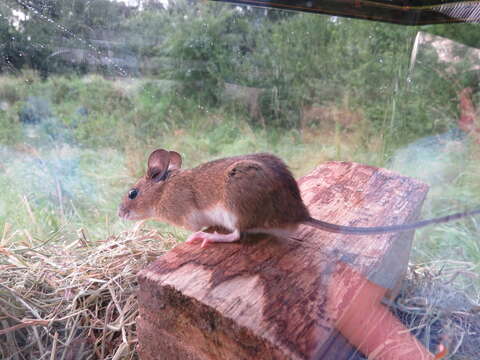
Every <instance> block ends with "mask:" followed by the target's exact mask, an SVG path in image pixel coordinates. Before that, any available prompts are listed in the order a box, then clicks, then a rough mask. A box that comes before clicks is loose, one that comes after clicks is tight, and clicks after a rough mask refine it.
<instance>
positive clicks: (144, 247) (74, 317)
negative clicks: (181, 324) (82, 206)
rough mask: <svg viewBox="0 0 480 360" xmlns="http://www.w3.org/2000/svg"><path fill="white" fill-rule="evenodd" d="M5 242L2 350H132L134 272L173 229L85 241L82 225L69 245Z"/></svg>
mask: <svg viewBox="0 0 480 360" xmlns="http://www.w3.org/2000/svg"><path fill="white" fill-rule="evenodd" d="M5 242H6V241H5V238H4V241H3V246H0V358H2V359H15V360H16V359H65V360H73V359H82V360H83V359H94V358H95V359H134V358H136V353H135V345H136V342H137V337H136V328H135V318H136V316H137V311H138V308H137V301H136V290H137V280H136V273H137V271H138V270H139V269H141V268H142V267H144V266H145V265H146V264H147V263H148V262H151V261H152V260H153V259H154V258H156V257H157V256H159V255H161V254H162V253H163V252H164V251H165V250H166V249H168V248H170V247H172V246H173V245H174V243H175V240H174V238H173V236H171V235H166V234H160V233H158V232H157V231H151V230H150V231H147V230H137V231H135V232H125V233H122V234H120V235H118V236H112V237H110V238H109V239H107V240H106V241H104V242H102V243H99V244H98V243H97V244H89V243H88V242H87V240H86V238H85V236H84V235H83V233H82V232H81V231H80V232H79V239H78V240H77V241H76V242H75V243H73V244H70V245H68V246H64V245H58V244H43V245H42V244H40V245H39V244H32V243H31V242H28V243H26V244H22V245H19V244H18V243H16V244H14V243H12V244H5ZM0 245H2V243H1V242H0ZM7 245H8V246H7Z"/></svg>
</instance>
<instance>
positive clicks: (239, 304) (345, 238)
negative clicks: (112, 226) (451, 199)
mask: <svg viewBox="0 0 480 360" xmlns="http://www.w3.org/2000/svg"><path fill="white" fill-rule="evenodd" d="M298 183H299V186H300V189H301V192H302V197H303V199H304V202H305V203H306V205H307V206H308V208H309V210H310V212H311V214H312V216H313V217H316V218H319V219H322V220H324V221H329V222H332V223H338V224H342V225H351V226H379V225H393V224H401V223H406V222H411V221H414V220H415V219H416V218H417V217H418V214H419V211H420V209H421V205H422V203H423V200H424V198H425V196H426V193H427V190H428V187H427V186H426V185H425V184H423V183H421V182H419V181H416V180H414V179H410V178H407V177H403V176H400V175H398V174H396V173H393V172H391V171H388V170H385V169H378V168H375V167H371V166H365V165H360V164H355V163H347V162H329V163H326V164H323V165H321V166H319V167H318V168H316V169H315V170H314V171H313V172H312V173H310V174H309V175H307V176H304V177H302V178H301V179H300V180H299V181H298ZM295 237H296V238H297V239H299V240H298V241H292V240H280V239H276V238H272V237H267V236H255V237H249V238H248V239H246V240H245V241H243V242H241V243H233V244H213V245H209V246H208V247H207V248H204V249H201V248H200V247H199V246H198V245H188V244H180V245H178V246H176V247H175V248H174V249H173V250H171V251H170V252H169V253H167V254H165V255H164V256H162V257H161V258H159V259H157V260H156V261H155V262H154V263H152V264H150V265H149V266H148V267H147V268H146V269H144V270H142V271H141V272H140V273H139V275H138V279H139V283H140V290H139V311H140V315H139V318H138V321H137V325H138V334H139V351H140V355H141V358H142V359H159V358H160V359H346V358H349V356H351V355H352V353H353V352H355V349H354V348H352V346H350V345H349V344H348V342H347V341H346V340H345V338H343V337H342V335H340V334H339V333H338V331H337V328H336V327H337V326H338V325H339V324H344V323H345V319H344V318H342V316H344V315H345V314H347V313H349V312H351V311H352V310H351V309H352V307H351V304H350V303H352V304H354V300H353V299H354V298H355V294H359V293H361V288H362V286H361V285H359V284H358V282H357V283H355V284H354V285H355V287H352V289H355V291H353V290H352V291H353V292H352V291H350V292H348V298H347V297H339V296H338V294H339V288H338V284H339V279H341V281H340V282H345V284H344V285H342V286H345V287H348V286H349V285H348V280H349V278H348V276H349V275H348V274H349V272H351V271H354V272H355V273H358V274H361V277H362V278H364V279H365V281H366V282H368V283H373V284H375V285H380V286H381V288H384V289H389V288H390V289H391V288H393V287H394V286H395V285H396V283H397V282H398V281H399V279H401V278H402V277H403V274H404V272H405V270H406V266H407V262H408V256H409V253H410V248H411V243H412V239H413V232H412V231H409V232H402V233H393V234H382V235H373V236H372V235H368V236H357V235H343V234H332V233H327V232H324V231H320V230H317V229H314V228H311V227H306V226H304V227H301V228H300V229H299V230H298V232H297V234H296V235H295ZM342 284H343V283H342ZM377 288H378V286H377ZM341 289H342V288H341ZM341 289H340V290H341ZM362 294H363V293H362ZM329 297H330V298H329ZM350 299H352V300H351V301H350ZM365 318H368V314H365ZM342 326H343V325H342Z"/></svg>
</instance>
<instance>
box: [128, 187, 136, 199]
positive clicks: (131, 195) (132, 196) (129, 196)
mask: <svg viewBox="0 0 480 360" xmlns="http://www.w3.org/2000/svg"><path fill="white" fill-rule="evenodd" d="M137 195H138V189H132V190H130V191H129V192H128V198H129V199H131V200H133V199H135V198H136V197H137Z"/></svg>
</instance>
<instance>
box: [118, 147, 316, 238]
mask: <svg viewBox="0 0 480 360" xmlns="http://www.w3.org/2000/svg"><path fill="white" fill-rule="evenodd" d="M149 162H150V161H149ZM155 166H158V165H155ZM151 172H152V171H151V167H150V166H149V170H148V171H147V175H146V176H145V177H143V178H141V179H140V180H139V181H138V182H137V183H136V184H135V185H134V187H133V188H137V189H139V194H138V196H137V197H136V198H135V199H133V200H131V199H129V198H128V194H127V195H125V197H124V199H123V202H122V205H121V206H120V211H119V215H120V216H122V217H126V214H127V213H130V214H135V215H134V216H133V217H131V218H130V219H132V220H141V219H145V218H158V219H159V220H163V221H166V222H169V223H171V224H174V225H178V226H184V227H187V226H186V225H187V217H188V215H189V214H190V213H191V212H192V211H193V210H200V211H201V210H208V209H210V208H212V207H214V206H215V205H218V204H221V205H223V206H224V207H225V209H226V210H228V211H230V212H232V213H233V214H234V215H236V216H237V217H238V223H237V228H238V229H239V230H240V231H241V232H244V231H246V230H248V229H253V228H285V227H290V226H293V225H295V224H298V223H300V222H302V221H304V220H307V219H308V218H309V213H308V210H307V209H306V207H305V205H304V204H303V202H302V199H301V196H300V191H299V189H298V186H297V183H296V181H295V179H294V178H293V175H292V174H291V172H290V171H289V170H288V168H287V166H286V165H285V164H284V163H283V161H282V160H280V159H279V158H277V157H275V156H273V155H270V154H253V155H245V156H237V157H230V158H224V159H220V160H215V161H211V162H207V163H205V164H202V165H200V166H197V167H196V168H193V169H187V170H180V169H175V170H174V171H172V172H171V174H170V175H168V177H167V179H166V180H165V181H160V182H158V183H156V182H154V181H153V180H152V179H151V178H150V176H149V175H150V174H151ZM286 209H288V211H285V210H286ZM126 218H128V217H126ZM211 225H212V226H214V225H216V224H211Z"/></svg>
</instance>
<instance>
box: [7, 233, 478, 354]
mask: <svg viewBox="0 0 480 360" xmlns="http://www.w3.org/2000/svg"><path fill="white" fill-rule="evenodd" d="M22 234H23V236H24V237H26V239H23V240H22V239H19V238H20V236H21V235H22ZM174 244H175V239H174V237H173V236H172V235H171V234H161V233H159V232H158V231H154V230H142V229H141V228H140V226H139V227H137V228H136V229H135V230H134V231H132V232H125V233H122V234H120V235H117V236H111V237H109V238H108V239H107V240H106V241H103V242H101V243H95V244H93V243H91V242H89V241H88V238H87V236H86V233H85V232H84V231H83V230H82V229H80V230H79V231H78V239H77V240H76V241H75V242H74V243H71V244H68V245H66V244H64V245H61V244H59V241H58V239H57V238H56V235H55V234H53V235H52V237H51V238H50V239H47V240H46V241H44V242H42V243H39V242H38V241H36V240H34V239H33V238H32V237H31V236H28V235H27V234H25V233H24V232H21V231H18V230H17V231H15V232H13V233H11V228H10V226H8V224H6V225H5V228H4V230H3V232H2V234H1V242H0V358H1V359H12V360H22V359H50V360H54V359H55V360H75V359H79V360H80V359H81V360H84V359H112V360H120V359H137V358H138V356H137V354H136V351H135V350H136V349H135V348H136V345H137V335H136V327H135V320H136V317H137V314H138V307H137V294H136V291H137V279H136V274H137V271H138V270H140V269H141V268H143V267H144V266H145V265H146V264H147V263H149V262H151V261H153V260H154V259H155V258H156V257H158V256H159V255H161V254H163V253H164V252H165V251H166V250H167V249H169V248H171V247H172V246H173V245H174ZM478 277H479V275H478V270H477V269H476V268H475V266H474V265H472V264H471V263H467V262H459V261H443V262H437V263H431V264H429V265H428V266H411V267H410V270H409V272H408V276H407V278H406V280H405V282H404V286H403V289H402V292H401V294H400V295H399V296H398V297H397V298H396V299H395V301H392V302H390V303H389V305H390V306H391V309H392V312H394V313H395V314H396V315H397V316H398V317H399V318H400V319H401V320H402V321H403V322H404V324H405V325H406V326H407V327H408V328H409V331H411V332H412V333H413V334H414V335H415V336H417V337H418V338H419V339H420V340H421V341H422V343H424V344H425V346H427V347H428V348H429V349H430V350H431V351H433V352H436V350H437V349H438V345H439V344H440V343H441V344H443V345H446V346H447V348H448V352H449V355H448V356H447V357H446V358H445V359H469V360H474V359H478V358H479V356H478V354H479V349H480V306H479V305H478V304H477V303H476V302H475V301H478V296H479V295H478V293H475V291H473V292H472V291H470V294H471V295H472V294H473V297H474V299H475V301H474V300H472V299H471V298H470V297H469V295H467V292H468V291H462V290H458V288H454V287H453V286H452V283H453V282H454V283H455V285H456V286H457V284H459V283H462V279H467V280H466V281H464V284H466V289H465V290H469V289H470V290H471V284H472V283H474V281H475V279H476V280H479V279H478ZM472 278H474V279H473V281H472Z"/></svg>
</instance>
